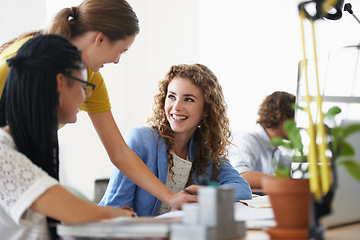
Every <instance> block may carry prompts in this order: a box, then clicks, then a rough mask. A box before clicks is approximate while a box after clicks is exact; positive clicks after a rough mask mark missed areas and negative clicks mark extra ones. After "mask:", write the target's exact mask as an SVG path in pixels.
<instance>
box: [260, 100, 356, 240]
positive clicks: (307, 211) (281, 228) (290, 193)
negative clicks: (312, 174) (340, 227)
mask: <svg viewBox="0 0 360 240" xmlns="http://www.w3.org/2000/svg"><path fill="white" fill-rule="evenodd" d="M296 108H298V109H299V110H303V109H302V108H300V107H298V106H296ZM340 112H341V109H340V108H338V107H333V108H331V109H330V110H329V111H328V112H327V113H326V114H325V115H324V122H326V125H325V126H326V129H327V133H328V134H327V138H328V146H329V150H330V151H331V156H330V159H331V167H332V172H333V175H334V177H333V179H334V181H333V184H332V186H331V191H329V194H326V196H323V198H322V199H321V201H312V199H313V197H312V194H311V192H310V187H309V179H307V177H306V174H305V173H306V171H307V169H301V168H300V169H299V170H301V171H302V172H303V175H302V176H305V177H302V178H301V179H293V178H292V177H291V168H290V167H289V166H283V165H278V169H277V170H276V171H275V175H276V176H277V178H276V179H264V181H262V187H263V190H264V192H265V193H266V194H268V195H269V197H270V201H271V204H272V207H273V210H274V215H275V220H276V222H277V227H276V228H273V229H270V231H269V234H270V235H272V236H274V237H276V234H283V235H282V236H284V234H290V235H291V236H293V237H294V236H298V237H299V238H303V239H308V237H309V229H310V228H311V227H310V224H314V222H318V218H319V217H321V216H323V215H325V214H328V213H329V212H330V203H331V200H332V197H333V194H334V191H335V189H336V167H338V166H344V167H345V168H346V170H347V171H348V173H349V174H350V175H351V176H352V177H354V178H355V179H356V180H358V181H360V164H359V163H358V162H357V161H355V160H354V159H353V156H354V155H355V151H354V148H353V147H352V146H351V145H350V144H349V143H348V142H347V138H348V137H349V136H350V135H352V134H353V133H355V132H358V131H360V124H352V125H348V126H338V125H337V124H336V121H335V116H336V115H337V114H339V113H340ZM284 129H285V131H286V133H287V135H288V139H282V138H273V139H272V144H273V145H275V146H283V147H285V148H287V149H290V150H291V151H292V158H293V162H306V159H307V155H306V154H305V153H304V146H303V141H302V137H301V136H302V135H301V133H305V134H306V133H307V132H306V131H305V129H303V128H299V127H297V126H296V122H295V121H294V120H288V121H286V122H285V124H284ZM299 166H301V165H299ZM312 203H314V204H312ZM324 209H325V210H324ZM314 212H315V213H314ZM311 213H313V214H311ZM311 219H312V220H311ZM290 235H289V236H290Z"/></svg>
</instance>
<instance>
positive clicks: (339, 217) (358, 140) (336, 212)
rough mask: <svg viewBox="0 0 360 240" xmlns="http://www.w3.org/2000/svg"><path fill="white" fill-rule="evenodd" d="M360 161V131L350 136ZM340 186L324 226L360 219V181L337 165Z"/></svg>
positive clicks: (358, 121)
mask: <svg viewBox="0 0 360 240" xmlns="http://www.w3.org/2000/svg"><path fill="white" fill-rule="evenodd" d="M352 123H360V120H343V121H342V125H348V124H352ZM348 142H349V143H350V144H351V145H352V146H353V147H354V149H355V157H354V158H355V159H356V160H357V161H358V162H359V163H360V133H359V132H357V133H355V134H353V135H351V136H349V138H348ZM337 175H338V188H337V189H336V191H335V196H334V199H333V212H332V213H331V214H329V215H327V216H324V217H323V218H322V219H321V223H322V225H323V227H325V228H328V227H336V226H340V225H344V224H350V223H353V222H358V221H360V182H357V181H356V180H354V179H353V178H352V177H351V176H350V175H349V174H348V173H347V171H346V170H345V168H344V167H342V166H339V167H337Z"/></svg>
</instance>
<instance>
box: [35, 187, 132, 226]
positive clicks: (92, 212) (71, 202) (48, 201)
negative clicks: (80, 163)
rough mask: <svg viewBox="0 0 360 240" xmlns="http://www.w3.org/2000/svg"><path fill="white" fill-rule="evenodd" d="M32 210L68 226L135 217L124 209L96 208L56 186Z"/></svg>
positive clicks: (43, 195)
mask: <svg viewBox="0 0 360 240" xmlns="http://www.w3.org/2000/svg"><path fill="white" fill-rule="evenodd" d="M30 208H31V209H32V210H34V211H37V212H39V213H42V214H44V215H46V216H48V217H51V218H54V219H57V220H59V221H62V222H64V223H67V224H74V223H83V222H89V221H95V220H100V219H106V218H114V217H119V216H134V215H135V214H134V213H133V212H131V211H129V210H125V209H122V208H114V207H109V206H106V207H100V206H96V205H95V204H93V203H90V202H87V201H85V200H82V199H80V198H78V197H77V196H75V195H74V194H72V193H70V192H69V191H68V190H66V189H65V188H63V187H61V186H60V185H55V186H53V187H51V188H49V189H48V190H47V191H45V192H44V193H43V194H42V195H40V197H39V198H38V199H36V200H35V201H34V202H33V204H32V205H31V206H30Z"/></svg>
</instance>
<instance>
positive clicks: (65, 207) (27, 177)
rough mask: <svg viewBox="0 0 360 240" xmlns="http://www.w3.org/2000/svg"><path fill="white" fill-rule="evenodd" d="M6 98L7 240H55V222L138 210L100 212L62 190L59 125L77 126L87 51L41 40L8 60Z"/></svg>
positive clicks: (0, 119)
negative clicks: (69, 124) (60, 181)
mask: <svg viewBox="0 0 360 240" xmlns="http://www.w3.org/2000/svg"><path fill="white" fill-rule="evenodd" d="M7 62H8V64H9V66H10V67H11V70H10V72H9V74H8V76H7V79H6V83H5V87H4V91H3V94H2V97H1V100H0V232H1V238H2V239H50V236H51V235H50V233H51V234H52V235H54V233H55V231H54V230H55V228H50V232H49V228H48V227H51V226H52V223H55V220H58V221H62V222H65V223H81V222H87V221H94V220H98V219H104V218H112V217H117V216H134V213H133V212H132V211H129V210H126V209H120V208H113V207H99V206H96V205H95V204H92V203H90V202H87V201H85V200H82V199H80V198H78V197H76V196H75V195H73V194H72V193H70V192H68V191H67V190H66V189H65V188H63V187H62V186H60V185H59V182H58V174H59V155H58V152H59V148H58V136H57V130H58V124H66V123H74V122H76V114H77V112H78V109H79V106H80V104H81V103H82V102H83V101H84V99H85V96H84V90H83V89H84V87H86V86H88V85H89V86H92V85H91V84H90V83H87V81H86V74H84V69H85V66H84V64H83V62H82V60H81V53H80V52H79V51H78V50H77V48H76V47H75V46H73V45H72V44H71V43H70V42H69V41H68V40H67V39H66V38H63V37H61V36H58V35H42V36H38V37H34V38H32V39H30V40H29V41H27V42H26V43H25V44H24V45H23V46H22V47H21V48H20V49H19V51H18V53H17V55H16V56H15V57H13V58H11V59H9V60H8V61H7Z"/></svg>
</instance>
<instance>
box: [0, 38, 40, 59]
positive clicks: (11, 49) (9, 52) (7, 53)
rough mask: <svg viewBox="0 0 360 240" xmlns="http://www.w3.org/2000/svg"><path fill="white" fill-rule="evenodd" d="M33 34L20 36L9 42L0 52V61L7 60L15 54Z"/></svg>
mask: <svg viewBox="0 0 360 240" xmlns="http://www.w3.org/2000/svg"><path fill="white" fill-rule="evenodd" d="M33 37H34V36H31V35H30V36H27V37H24V38H21V39H19V40H16V41H15V42H14V43H12V44H10V45H9V46H8V47H7V48H6V49H5V50H4V51H3V52H2V53H1V54H0V61H4V60H7V59H9V58H12V57H14V56H15V55H16V53H17V51H18V50H19V48H20V47H21V46H22V45H24V43H26V42H27V41H28V40H29V39H30V38H33Z"/></svg>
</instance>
